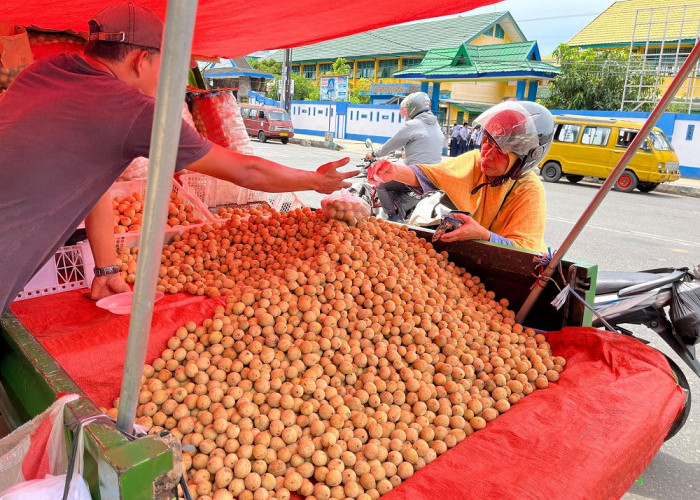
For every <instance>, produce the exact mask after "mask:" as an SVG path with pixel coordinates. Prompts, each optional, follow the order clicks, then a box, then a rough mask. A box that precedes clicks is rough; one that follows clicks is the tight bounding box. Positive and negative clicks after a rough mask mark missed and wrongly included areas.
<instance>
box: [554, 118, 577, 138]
mask: <svg viewBox="0 0 700 500" xmlns="http://www.w3.org/2000/svg"><path fill="white" fill-rule="evenodd" d="M579 132H581V126H580V125H572V124H570V123H562V124H561V125H559V128H558V130H557V131H556V133H555V134H554V140H555V141H558V142H576V141H577V140H578V134H579Z"/></svg>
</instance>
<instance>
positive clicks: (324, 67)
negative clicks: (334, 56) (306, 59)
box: [318, 63, 333, 75]
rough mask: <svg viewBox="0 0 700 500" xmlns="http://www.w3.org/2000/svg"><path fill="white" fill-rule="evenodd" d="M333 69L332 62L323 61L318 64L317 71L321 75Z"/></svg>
mask: <svg viewBox="0 0 700 500" xmlns="http://www.w3.org/2000/svg"><path fill="white" fill-rule="evenodd" d="M332 71H333V63H323V64H321V65H319V67H318V72H319V73H320V74H322V75H325V74H326V73H330V72H332Z"/></svg>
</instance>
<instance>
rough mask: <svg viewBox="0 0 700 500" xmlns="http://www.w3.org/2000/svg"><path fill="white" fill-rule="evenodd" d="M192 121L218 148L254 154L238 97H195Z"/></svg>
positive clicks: (220, 94)
mask: <svg viewBox="0 0 700 500" xmlns="http://www.w3.org/2000/svg"><path fill="white" fill-rule="evenodd" d="M192 118H193V119H194V123H195V126H196V128H197V130H198V131H199V133H200V134H202V135H203V136H204V137H206V138H207V139H209V140H210V141H212V142H213V143H215V144H218V145H219V146H223V147H225V148H227V149H233V150H234V151H236V152H238V153H242V154H247V155H252V154H253V145H252V144H251V143H250V137H249V136H248V132H247V130H246V128H245V123H243V117H241V110H240V108H239V107H238V103H237V102H236V98H235V97H234V96H233V94H231V93H229V92H215V93H210V94H203V95H194V96H193V97H192Z"/></svg>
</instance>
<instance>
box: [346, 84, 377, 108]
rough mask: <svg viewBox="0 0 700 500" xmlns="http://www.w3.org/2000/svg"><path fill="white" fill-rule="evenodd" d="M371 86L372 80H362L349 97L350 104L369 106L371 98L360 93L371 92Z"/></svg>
mask: <svg viewBox="0 0 700 500" xmlns="http://www.w3.org/2000/svg"><path fill="white" fill-rule="evenodd" d="M370 85H372V80H370V79H369V78H360V79H359V80H358V81H357V83H356V84H355V87H354V88H353V89H352V92H351V93H350V95H349V96H348V102H351V103H353V104H369V96H368V95H360V92H369V89H370Z"/></svg>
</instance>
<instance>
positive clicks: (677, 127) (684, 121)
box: [249, 92, 700, 178]
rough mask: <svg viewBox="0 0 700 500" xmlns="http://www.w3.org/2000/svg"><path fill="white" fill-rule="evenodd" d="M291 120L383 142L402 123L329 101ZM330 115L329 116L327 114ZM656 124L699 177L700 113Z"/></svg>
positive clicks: (309, 128)
mask: <svg viewBox="0 0 700 500" xmlns="http://www.w3.org/2000/svg"><path fill="white" fill-rule="evenodd" d="M249 99H250V102H252V103H254V104H266V105H271V106H279V105H280V103H279V102H278V101H273V100H272V99H268V98H266V97H264V96H262V95H260V94H257V93H256V92H251V93H250V97H249ZM291 111H292V113H291V115H292V123H293V124H294V130H295V132H297V133H300V134H309V135H319V136H323V135H324V134H325V133H326V132H328V131H329V130H330V131H331V132H333V135H334V137H336V138H338V139H352V140H358V141H364V140H365V139H366V138H367V137H369V138H370V139H372V140H373V141H377V142H380V143H383V142H386V141H387V140H388V139H389V138H390V137H392V136H393V135H394V134H395V133H396V132H397V131H398V130H399V128H401V125H403V124H404V123H405V120H403V119H402V118H401V116H400V114H399V106H395V105H393V106H392V105H385V104H383V105H368V104H349V103H346V102H333V103H331V102H329V101H292V110H291ZM552 113H553V114H555V115H562V114H569V115H583V116H602V117H608V118H620V119H625V120H634V121H638V122H643V121H644V120H646V119H647V117H648V116H649V113H645V112H633V111H590V110H577V111H573V110H552ZM329 115H330V117H329ZM657 127H659V128H660V129H661V130H663V131H664V134H666V136H667V137H668V138H669V140H670V141H671V144H672V145H673V148H674V149H675V150H676V153H677V154H678V158H679V160H680V171H681V175H683V177H691V178H700V114H682V113H664V114H663V116H662V117H661V119H660V120H659V122H658V123H657Z"/></svg>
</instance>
